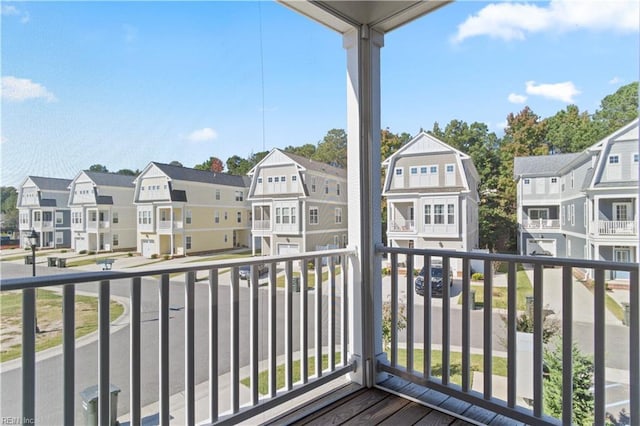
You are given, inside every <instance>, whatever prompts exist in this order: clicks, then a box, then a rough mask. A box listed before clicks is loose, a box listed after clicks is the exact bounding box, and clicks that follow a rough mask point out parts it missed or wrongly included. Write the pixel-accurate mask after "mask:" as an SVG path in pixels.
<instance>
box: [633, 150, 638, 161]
mask: <svg viewBox="0 0 640 426" xmlns="http://www.w3.org/2000/svg"><path fill="white" fill-rule="evenodd" d="M633 162H634V163H637V162H638V153H637V152H636V153H635V154H633Z"/></svg>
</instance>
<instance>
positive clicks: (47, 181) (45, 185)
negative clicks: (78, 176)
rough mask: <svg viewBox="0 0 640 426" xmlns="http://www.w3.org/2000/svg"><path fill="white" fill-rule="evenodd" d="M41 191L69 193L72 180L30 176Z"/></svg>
mask: <svg viewBox="0 0 640 426" xmlns="http://www.w3.org/2000/svg"><path fill="white" fill-rule="evenodd" d="M29 179H31V180H32V181H33V183H35V184H36V186H37V187H38V189H40V190H41V191H69V185H70V184H71V179H59V178H51V177H41V176H29Z"/></svg>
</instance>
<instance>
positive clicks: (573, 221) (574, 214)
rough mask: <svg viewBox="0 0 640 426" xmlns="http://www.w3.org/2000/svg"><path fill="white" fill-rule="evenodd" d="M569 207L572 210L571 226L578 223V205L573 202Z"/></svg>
mask: <svg viewBox="0 0 640 426" xmlns="http://www.w3.org/2000/svg"><path fill="white" fill-rule="evenodd" d="M569 208H570V210H571V226H574V225H575V224H576V206H575V204H571V206H569Z"/></svg>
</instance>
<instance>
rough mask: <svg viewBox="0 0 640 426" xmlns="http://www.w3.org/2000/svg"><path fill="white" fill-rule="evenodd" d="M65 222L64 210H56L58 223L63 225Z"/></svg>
mask: <svg viewBox="0 0 640 426" xmlns="http://www.w3.org/2000/svg"><path fill="white" fill-rule="evenodd" d="M63 222H64V215H63V214H62V212H56V225H62V223H63Z"/></svg>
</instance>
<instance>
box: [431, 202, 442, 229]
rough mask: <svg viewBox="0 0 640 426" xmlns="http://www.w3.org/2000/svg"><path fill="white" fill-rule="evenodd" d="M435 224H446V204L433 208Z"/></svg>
mask: <svg viewBox="0 0 640 426" xmlns="http://www.w3.org/2000/svg"><path fill="white" fill-rule="evenodd" d="M433 223H434V224H435V225H443V224H444V204H434V206H433Z"/></svg>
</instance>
